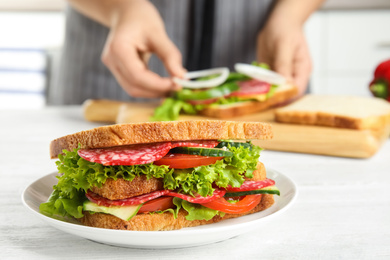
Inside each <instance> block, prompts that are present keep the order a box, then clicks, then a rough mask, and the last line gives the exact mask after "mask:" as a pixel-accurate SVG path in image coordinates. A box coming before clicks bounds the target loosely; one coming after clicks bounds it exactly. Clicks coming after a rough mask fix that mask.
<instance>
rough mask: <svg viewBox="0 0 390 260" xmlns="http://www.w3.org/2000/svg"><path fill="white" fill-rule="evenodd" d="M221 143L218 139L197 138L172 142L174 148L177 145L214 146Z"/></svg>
mask: <svg viewBox="0 0 390 260" xmlns="http://www.w3.org/2000/svg"><path fill="white" fill-rule="evenodd" d="M218 144H219V142H218V141H216V140H195V141H177V142H172V148H175V147H182V146H183V147H205V148H214V147H215V146H217V145H218Z"/></svg>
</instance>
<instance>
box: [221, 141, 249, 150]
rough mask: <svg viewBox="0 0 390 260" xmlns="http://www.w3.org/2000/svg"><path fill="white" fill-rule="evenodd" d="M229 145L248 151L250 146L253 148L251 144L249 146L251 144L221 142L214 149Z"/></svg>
mask: <svg viewBox="0 0 390 260" xmlns="http://www.w3.org/2000/svg"><path fill="white" fill-rule="evenodd" d="M229 145H230V146H234V147H244V148H249V149H252V146H253V144H251V143H241V142H231V141H221V142H220V143H219V144H218V145H217V146H216V147H215V148H223V147H229Z"/></svg>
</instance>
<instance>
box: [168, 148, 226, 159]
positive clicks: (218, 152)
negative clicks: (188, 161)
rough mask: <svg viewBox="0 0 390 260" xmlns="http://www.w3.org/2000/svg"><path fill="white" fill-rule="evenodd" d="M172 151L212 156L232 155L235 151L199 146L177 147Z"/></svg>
mask: <svg viewBox="0 0 390 260" xmlns="http://www.w3.org/2000/svg"><path fill="white" fill-rule="evenodd" d="M170 152H171V153H183V154H191V155H201V156H210V157H230V156H233V153H232V152H230V151H226V150H222V149H215V148H198V147H176V148H173V149H172V150H171V151H170Z"/></svg>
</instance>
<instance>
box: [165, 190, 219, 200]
mask: <svg viewBox="0 0 390 260" xmlns="http://www.w3.org/2000/svg"><path fill="white" fill-rule="evenodd" d="M225 193H226V191H225V190H214V192H213V195H211V196H207V197H202V196H200V195H196V196H195V197H192V196H189V195H185V194H182V193H177V192H173V191H170V192H168V193H167V194H166V196H173V197H178V198H180V199H183V200H186V201H189V202H192V203H206V202H210V201H213V200H216V199H219V198H221V197H223V195H225Z"/></svg>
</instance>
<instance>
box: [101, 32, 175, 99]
mask: <svg viewBox="0 0 390 260" xmlns="http://www.w3.org/2000/svg"><path fill="white" fill-rule="evenodd" d="M138 49H139V48H138V47H137V46H136V45H135V44H133V43H131V42H130V43H126V44H125V43H124V42H123V41H119V40H116V41H114V40H111V41H110V42H109V43H108V44H107V45H106V47H105V49H104V51H103V55H102V61H103V63H104V64H105V65H106V66H107V67H108V68H109V69H110V71H111V72H112V73H113V75H114V76H115V78H116V79H117V81H118V83H119V84H120V85H121V86H122V87H123V88H124V90H125V91H126V92H127V93H128V94H129V95H131V96H133V97H147V98H150V97H162V96H165V95H166V94H167V93H168V92H169V91H171V90H172V89H173V88H174V84H173V82H172V80H171V79H168V78H162V77H160V76H159V75H157V74H156V73H154V72H152V71H150V70H148V68H147V66H146V64H145V61H146V60H147V59H148V56H149V55H148V54H146V55H145V53H143V54H144V55H140V54H139V52H138ZM141 56H142V57H141Z"/></svg>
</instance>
